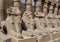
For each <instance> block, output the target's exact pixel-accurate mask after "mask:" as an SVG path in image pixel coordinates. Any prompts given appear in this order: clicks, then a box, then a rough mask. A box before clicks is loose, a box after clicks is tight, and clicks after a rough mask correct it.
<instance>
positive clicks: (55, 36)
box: [52, 32, 60, 40]
mask: <svg viewBox="0 0 60 42" xmlns="http://www.w3.org/2000/svg"><path fill="white" fill-rule="evenodd" d="M58 38H60V33H58V32H55V33H52V40H54V39H58Z"/></svg>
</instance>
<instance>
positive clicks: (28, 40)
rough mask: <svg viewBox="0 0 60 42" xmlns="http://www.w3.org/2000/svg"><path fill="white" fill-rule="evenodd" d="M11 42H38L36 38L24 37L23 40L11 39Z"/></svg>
mask: <svg viewBox="0 0 60 42" xmlns="http://www.w3.org/2000/svg"><path fill="white" fill-rule="evenodd" d="M11 42H36V37H27V36H24V38H23V39H18V38H15V37H11Z"/></svg>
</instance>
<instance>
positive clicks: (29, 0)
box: [26, 0, 32, 11]
mask: <svg viewBox="0 0 60 42" xmlns="http://www.w3.org/2000/svg"><path fill="white" fill-rule="evenodd" d="M31 10H32V0H26V11H31Z"/></svg>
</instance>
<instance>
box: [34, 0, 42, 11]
mask: <svg viewBox="0 0 60 42" xmlns="http://www.w3.org/2000/svg"><path fill="white" fill-rule="evenodd" d="M41 7H42V5H41V0H38V1H35V11H37V12H40V11H41Z"/></svg>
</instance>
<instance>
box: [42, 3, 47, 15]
mask: <svg viewBox="0 0 60 42" xmlns="http://www.w3.org/2000/svg"><path fill="white" fill-rule="evenodd" d="M43 13H44V14H47V13H48V3H46V2H45V3H44V6H43Z"/></svg>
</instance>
